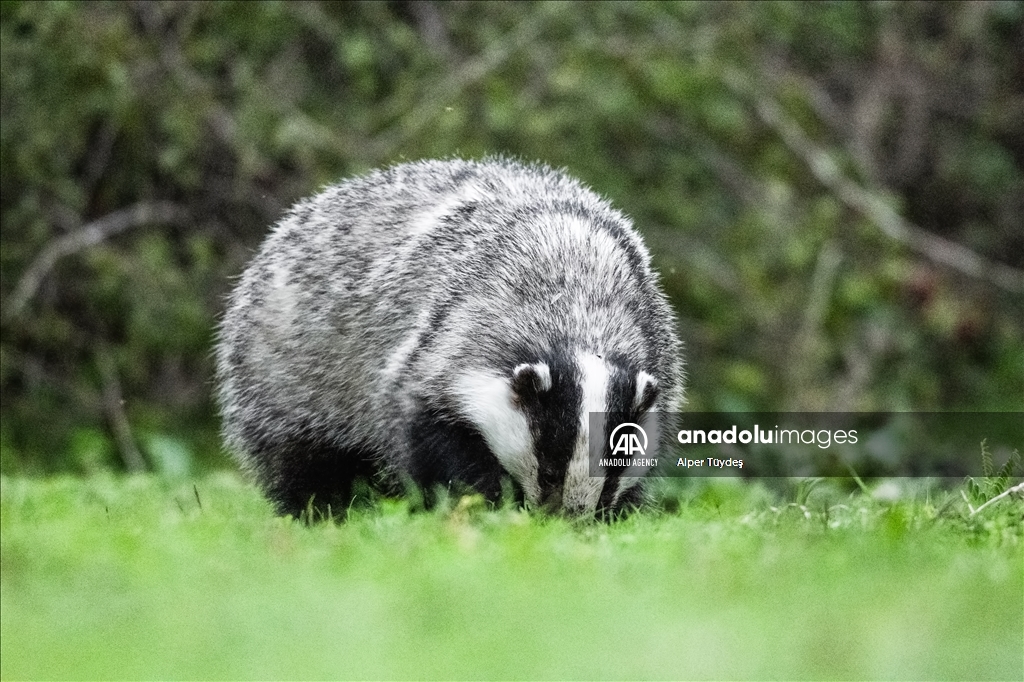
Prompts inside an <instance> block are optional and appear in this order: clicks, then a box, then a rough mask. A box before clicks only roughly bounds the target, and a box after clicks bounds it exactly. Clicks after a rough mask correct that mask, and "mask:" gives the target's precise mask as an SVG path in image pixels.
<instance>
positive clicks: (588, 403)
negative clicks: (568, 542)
mask: <svg viewBox="0 0 1024 682" xmlns="http://www.w3.org/2000/svg"><path fill="white" fill-rule="evenodd" d="M576 363H577V365H578V367H579V370H580V375H581V377H582V380H581V383H580V388H581V389H582V393H583V400H582V403H581V405H580V415H579V429H580V430H579V436H577V438H576V446H575V449H574V450H573V453H572V459H571V460H570V461H569V466H568V468H567V469H566V472H565V486H564V487H563V488H562V508H563V509H565V510H566V511H569V512H574V513H581V514H582V513H587V512H593V511H595V510H596V509H597V503H598V502H600V500H601V489H602V488H603V487H604V476H591V475H590V413H591V412H606V411H607V409H608V381H609V375H610V372H609V369H608V365H607V364H606V363H605V361H604V360H602V359H601V358H599V357H597V356H596V355H594V354H593V353H584V352H580V353H578V354H577V355H576ZM595 436H596V437H597V438H603V437H604V435H603V434H595Z"/></svg>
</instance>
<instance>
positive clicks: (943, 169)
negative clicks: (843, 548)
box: [0, 2, 1024, 473]
mask: <svg viewBox="0 0 1024 682" xmlns="http://www.w3.org/2000/svg"><path fill="white" fill-rule="evenodd" d="M0 48H2V49H0V58H2V62H0V65H2V72H0V77H2V80H0V115H2V126H0V129H2V134H0V154H2V156H0V211H2V214H0V220H2V232H0V265H2V273H0V301H2V303H3V310H2V321H0V324H2V340H0V390H2V407H0V426H2V429H0V447H2V450H0V453H2V457H0V470H2V471H3V472H5V473H16V472H21V473H37V472H51V471H61V470H71V471H89V470H95V469H99V468H108V467H110V468H129V469H138V468H147V469H148V468H154V469H158V470H163V471H170V472H174V471H187V470H189V469H192V468H195V467H205V466H213V465H217V464H219V463H223V462H224V461H225V459H224V455H223V454H222V453H221V452H220V448H219V442H218V437H217V419H216V415H215V408H214V405H213V402H212V400H211V375H212V363H211V352H210V349H211V346H212V344H213V341H214V330H215V325H216V320H217V317H218V315H219V313H220V311H221V308H222V305H223V301H224V296H225V294H226V292H227V291H228V289H229V287H230V286H231V282H232V278H233V277H234V276H235V275H237V274H238V273H239V272H240V271H241V269H242V267H243V265H244V263H245V262H246V260H247V258H248V257H249V256H250V255H251V254H252V253H253V250H254V249H255V248H256V246H257V245H258V244H259V242H260V240H261V239H262V237H263V236H264V235H265V234H266V232H267V230H268V227H269V226H270V225H271V224H272V223H273V222H274V221H275V220H277V219H278V218H279V217H280V216H281V214H282V212H283V211H284V210H285V209H286V208H287V207H288V206H289V205H290V204H291V203H292V202H293V201H295V200H296V199H298V198H300V197H303V196H307V195H309V194H311V193H314V192H316V191H317V189H318V188H320V187H321V186H323V185H324V184H326V183H330V182H334V181H337V180H338V179H340V178H343V177H346V176H349V175H352V174H356V173H361V172H364V171H366V170H368V169H370V168H373V167H375V166H380V165H385V164H391V163H395V162H400V161H403V160H410V159H417V158H423V157H447V156H453V155H460V156H471V157H479V156H482V155H485V154H490V153H504V154H510V155H516V156H519V157H522V158H525V159H529V160H533V159H536V160H541V161H544V162H547V163H548V164H551V165H553V166H559V167H565V168H567V169H568V170H569V171H570V172H571V173H573V174H574V175H576V176H578V177H580V178H581V179H583V180H584V181H585V182H587V183H588V184H590V185H591V186H593V187H594V188H595V189H597V190H598V191H599V192H601V193H602V194H605V195H606V196H608V197H609V198H610V199H611V200H612V201H613V202H614V203H615V204H616V205H617V206H618V207H620V208H622V209H623V210H625V211H626V212H628V213H629V214H630V215H631V216H632V217H633V219H634V220H635V222H636V224H637V225H638V227H639V229H640V230H641V231H642V232H643V233H644V235H645V236H646V238H647V240H648V243H649V246H650V247H651V250H652V252H653V253H654V255H655V259H656V264H657V266H658V268H659V269H660V271H661V272H662V274H663V278H664V283H665V286H666V288H667V290H668V292H669V294H670V296H671V297H672V299H673V301H674V303H675V305H676V307H677V310H678V311H679V318H680V331H681V334H682V337H683V338H684V339H685V342H686V346H687V358H688V373H689V400H690V402H689V407H690V408H691V409H694V410H748V409H749V410H829V411H832V410H1020V409H1021V406H1022V402H1024V306H1022V299H1024V274H1022V271H1024V226H1022V223H1024V219H1022V215H1024V5H1022V4H1021V3H1015V2H991V3H989V2H970V3H937V2H908V3H852V2H850V3H814V4H811V3H802V2H783V3H769V2H756V3H749V4H748V3H726V2H697V3H686V4H676V3H661V2H657V3H642V2H622V3H601V2H586V3H573V2H569V3H511V2H487V3H476V2H455V3H441V2H367V3H354V2H346V3H337V4H332V3H307V2H267V3H257V2H237V3H231V2H224V3H221V2H216V3H215V2H201V3H200V2H196V3H192V2H111V3H108V2H89V3H65V2H61V3H56V2H52V3H51V2H3V3H2V4H0Z"/></svg>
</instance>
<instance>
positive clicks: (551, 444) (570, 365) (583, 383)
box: [458, 350, 658, 514]
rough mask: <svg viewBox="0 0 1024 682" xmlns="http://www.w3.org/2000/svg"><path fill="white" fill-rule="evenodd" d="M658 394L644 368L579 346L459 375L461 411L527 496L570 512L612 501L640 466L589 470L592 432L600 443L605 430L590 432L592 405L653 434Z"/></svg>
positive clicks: (638, 473)
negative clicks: (508, 367)
mask: <svg viewBox="0 0 1024 682" xmlns="http://www.w3.org/2000/svg"><path fill="white" fill-rule="evenodd" d="M613 357H614V356H613ZM657 394H658V388H657V380H656V379H655V378H654V377H653V376H652V375H651V374H649V373H648V372H645V371H642V370H632V369H631V368H630V366H629V365H628V364H626V363H617V362H614V361H613V360H612V359H611V358H609V357H607V356H605V355H603V354H597V353H593V352H588V351H583V350H577V351H574V352H571V353H564V354H554V355H550V356H549V357H547V358H545V359H543V360H537V361H535V362H531V363H521V364H518V365H516V366H515V367H514V368H513V369H512V371H511V373H510V374H509V375H508V376H496V375H494V374H493V373H490V372H487V371H475V372H467V373H466V374H465V375H464V376H463V377H462V378H461V380H460V381H459V383H458V396H459V399H458V403H459V408H460V411H461V413H462V414H463V415H464V416H465V417H466V418H467V419H468V420H469V421H470V422H471V423H473V424H475V425H476V427H477V429H478V430H479V432H480V433H481V435H482V436H483V437H484V440H485V441H486V443H487V444H488V446H489V447H490V449H491V451H492V452H493V453H494V455H495V457H496V458H497V459H498V461H499V462H500V464H501V466H502V467H503V468H504V470H505V471H507V472H508V473H509V474H510V475H511V476H512V477H513V479H514V480H515V482H516V483H517V484H518V485H519V486H520V487H521V488H522V490H523V493H524V496H525V497H526V499H527V500H529V501H530V502H531V503H533V504H538V505H543V506H548V507H551V508H554V509H562V510H564V511H566V512H567V513H570V514H590V513H593V512H596V511H598V510H602V509H614V508H616V507H617V506H618V503H619V501H620V498H621V496H622V495H623V493H625V492H626V491H627V490H629V488H631V487H632V486H633V485H635V484H636V483H637V482H638V481H639V480H640V479H641V478H642V477H643V475H644V474H645V473H646V470H634V471H628V472H624V471H615V472H609V473H607V474H606V475H604V476H592V475H591V439H592V438H597V439H599V441H598V442H599V443H601V447H602V450H603V449H605V444H606V443H607V439H608V436H609V433H608V432H607V430H606V432H605V433H599V434H591V432H590V430H591V419H590V415H591V413H613V414H615V415H617V416H619V417H624V418H628V419H630V420H634V421H636V422H642V423H643V424H644V425H645V428H650V429H651V430H652V432H654V434H655V435H656V434H657V426H656V419H654V418H653V417H654V415H652V414H651V413H650V410H651V409H652V408H653V407H654V404H655V400H656V398H657ZM609 428H610V426H609ZM624 474H628V475H624Z"/></svg>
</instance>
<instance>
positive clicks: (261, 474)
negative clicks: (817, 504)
mask: <svg viewBox="0 0 1024 682" xmlns="http://www.w3.org/2000/svg"><path fill="white" fill-rule="evenodd" d="M216 364H217V370H216V373H217V384H218V402H219V406H220V410H221V414H222V418H223V434H224V438H225V441H226V446H227V448H228V449H229V450H230V451H231V452H232V453H233V454H234V456H235V457H236V459H237V460H238V461H239V463H240V464H241V466H242V468H243V469H245V470H248V472H249V473H250V474H251V475H252V476H253V477H254V478H255V480H256V482H257V483H258V485H259V486H260V487H261V488H262V490H263V492H264V494H265V495H266V496H267V497H268V498H269V500H270V501H271V502H272V503H273V505H274V506H275V507H276V510H277V512H278V513H280V514H283V515H286V514H293V515H300V514H301V513H302V512H303V511H304V510H308V509H309V508H310V506H309V505H313V507H314V508H316V509H318V510H320V511H324V510H325V509H327V508H328V506H329V505H333V508H334V509H335V510H337V509H338V508H339V506H341V507H342V508H344V506H345V505H346V504H348V503H349V502H350V501H351V496H352V494H353V493H352V491H353V484H354V482H355V481H357V480H360V479H363V480H368V481H371V482H372V484H373V485H374V486H376V487H378V488H379V489H382V490H385V491H387V492H400V491H402V490H403V489H409V487H410V486H409V483H410V482H411V483H413V484H415V487H416V488H417V489H420V490H430V489H435V490H436V489H437V486H441V487H442V489H444V488H448V489H451V488H452V487H453V486H462V487H465V488H469V489H473V490H476V491H478V492H479V493H481V494H483V495H484V496H486V497H487V498H488V499H491V500H497V499H499V498H501V497H502V495H503V494H504V495H507V494H508V493H509V491H512V492H513V494H514V495H515V497H517V498H518V500H519V501H520V502H521V503H522V504H524V505H526V506H530V507H534V508H548V509H552V510H555V511H560V512H562V513H565V514H567V515H570V516H581V515H595V514H596V515H601V514H608V513H616V512H618V511H620V510H626V509H630V508H632V507H635V506H637V505H638V504H639V503H640V502H642V500H643V499H644V491H643V485H642V479H643V478H644V474H645V473H646V470H645V468H644V466H639V467H637V466H633V467H629V468H623V467H621V466H620V467H603V468H602V467H597V468H596V469H595V466H594V462H593V461H592V456H591V446H592V444H593V445H594V446H596V450H598V451H604V452H605V453H606V454H607V452H608V449H609V448H610V447H611V445H610V443H609V442H608V439H609V430H610V429H611V423H610V422H608V424H607V427H601V426H599V427H592V424H593V423H594V422H593V421H592V419H591V418H590V417H589V415H592V414H604V413H613V414H617V415H620V417H621V418H622V419H620V421H626V422H630V423H634V424H637V425H643V428H644V429H645V432H646V434H647V435H649V436H651V438H652V439H653V440H655V441H658V440H659V439H660V440H661V441H665V438H664V436H665V434H668V433H671V432H672V429H671V428H670V426H671V425H670V424H669V422H668V420H670V419H671V415H672V413H673V412H675V411H676V410H677V409H678V408H679V406H680V404H681V403H682V400H683V384H682V382H683V366H682V361H681V355H680V342H679V339H678V336H677V332H676V322H675V318H674V315H673V312H672V310H671V308H670V306H669V303H668V301H667V299H666V297H665V295H664V293H663V291H662V289H661V287H660V284H659V281H658V277H657V275H656V274H655V273H654V272H653V271H652V269H651V265H650V255H649V253H648V251H647V249H646V247H645V246H644V244H643V242H642V241H641V238H640V236H639V235H638V234H637V232H636V231H635V230H634V229H633V227H632V225H631V222H630V220H629V219H627V218H626V216H624V215H623V214H622V213H620V212H618V211H616V210H615V209H613V208H612V207H611V205H610V204H609V203H608V202H607V201H606V200H605V199H603V198H602V197H600V196H598V195H597V194H595V193H594V192H593V191H591V190H590V189H588V188H586V187H585V186H584V185H583V184H582V183H580V182H579V181H577V180H575V179H573V178H571V177H569V176H568V175H566V174H564V173H563V172H560V171H556V170H553V169H551V168H549V167H547V166H544V165H539V164H528V163H524V162H521V161H518V160H513V159H509V158H505V157H496V158H487V159H484V160H480V161H472V160H459V159H449V160H425V161H416V162H411V163H402V164H399V165H395V166H392V167H389V168H386V169H383V170H377V171H373V172H371V173H369V174H367V175H364V176H362V177H357V178H354V179H349V180H345V181H343V182H341V183H339V184H336V185H333V186H330V187H327V188H326V189H325V190H323V191H322V192H321V193H320V194H317V195H316V196H314V197H312V198H309V199H306V200H303V201H300V202H299V203H297V204H296V205H295V206H294V207H293V208H292V209H291V210H290V211H289V212H288V213H287V214H286V215H285V216H284V217H283V218H282V219H281V220H280V222H278V223H277V225H276V226H275V227H274V228H273V229H272V230H271V232H270V234H269V236H268V237H267V238H266V240H265V241H264V243H263V244H262V247H261V248H260V249H259V250H258V252H257V254H256V255H255V257H254V258H253V259H252V261H251V263H250V264H249V265H248V267H247V268H246V269H245V271H244V272H243V274H242V275H241V278H240V280H239V281H238V283H237V285H236V287H235V288H234V290H233V292H232V293H231V294H230V296H229V300H228V305H227V308H226V312H225V313H224V315H223V318H222V321H221V324H220V328H219V331H218V341H217V347H216ZM592 430H593V431H596V432H592ZM595 439H596V440H595Z"/></svg>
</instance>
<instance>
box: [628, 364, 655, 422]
mask: <svg viewBox="0 0 1024 682" xmlns="http://www.w3.org/2000/svg"><path fill="white" fill-rule="evenodd" d="M657 399H658V380H657V379H655V378H654V377H653V376H651V375H650V374H648V373H647V372H638V373H637V375H636V397H635V398H633V408H634V409H635V410H636V411H637V412H640V413H641V414H643V413H644V412H646V411H647V410H649V409H651V408H652V407H654V402H655V401H656V400H657Z"/></svg>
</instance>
